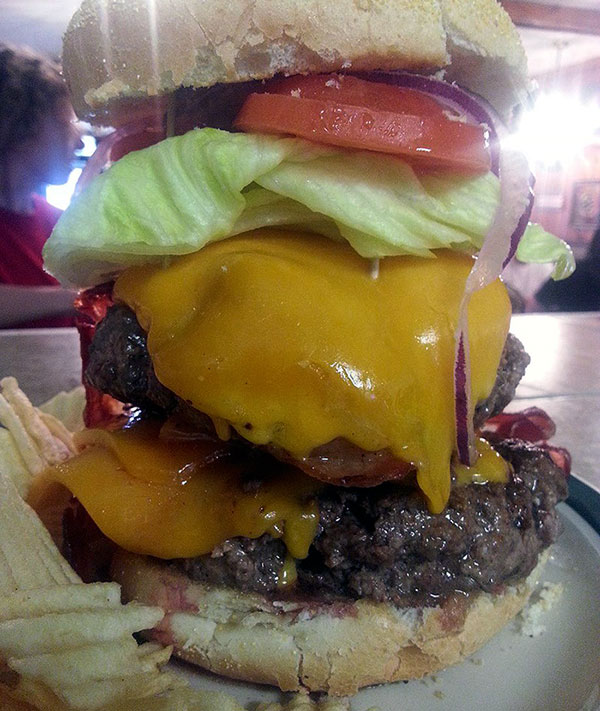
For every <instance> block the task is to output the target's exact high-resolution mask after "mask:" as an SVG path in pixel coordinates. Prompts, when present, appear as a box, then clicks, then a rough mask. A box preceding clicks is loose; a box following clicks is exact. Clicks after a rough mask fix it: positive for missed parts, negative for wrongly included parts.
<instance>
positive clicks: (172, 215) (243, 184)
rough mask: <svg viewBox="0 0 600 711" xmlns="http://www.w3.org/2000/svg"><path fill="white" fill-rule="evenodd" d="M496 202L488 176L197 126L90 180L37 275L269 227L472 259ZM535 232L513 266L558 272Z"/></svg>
mask: <svg viewBox="0 0 600 711" xmlns="http://www.w3.org/2000/svg"><path fill="white" fill-rule="evenodd" d="M498 199H499V183H498V179H497V178H496V177H495V176H494V175H493V174H492V173H487V174H485V175H479V176H474V177H472V176H471V177H465V176H457V175H448V176H446V175H443V176H442V175H419V174H417V173H416V172H415V171H414V170H413V169H412V168H411V167H410V166H409V165H408V164H407V163H405V162H404V161H402V160H400V159H398V158H396V157H392V156H386V155H382V154H377V153H372V152H367V151H348V150H342V149H337V148H331V147H325V146H318V145H316V144H313V143H311V142H308V141H304V140H302V139H296V138H279V137H274V136H258V135H253V134H243V133H237V134H234V133H228V132H226V131H219V130H217V129H210V128H205V129H196V130H194V131H190V132H189V133H186V134H185V135H183V136H177V137H173V138H169V139H167V140H165V141H162V142H161V143H158V144H157V145H155V146H151V147H150V148H146V149H144V150H141V151H137V152H134V153H130V154H129V155H127V156H125V157H124V158H122V159H121V160H119V161H118V162H117V163H115V164H114V165H113V166H111V167H110V168H109V169H108V170H107V171H106V172H105V173H103V174H102V175H100V176H99V177H98V178H97V179H96V180H95V181H93V182H92V183H91V184H90V186H89V187H88V188H87V189H86V190H85V191H84V192H82V193H81V194H80V195H79V196H77V197H76V198H75V199H74V200H73V202H72V203H71V205H70V207H69V208H68V209H67V210H66V211H65V213H64V214H63V215H62V217H61V218H60V220H59V221H58V223H57V225H56V227H55V229H54V232H53V234H52V236H51V237H50V239H49V240H48V242H47V243H46V247H45V249H44V258H45V266H46V268H47V269H48V271H50V273H52V274H54V276H56V277H57V278H58V279H59V280H60V281H61V282H63V283H64V284H68V285H72V286H90V285H92V284H97V283H100V282H103V281H106V280H107V279H110V278H111V277H112V276H113V275H114V274H115V273H117V272H119V271H121V270H122V269H123V268H125V267H127V266H130V265H133V264H141V263H144V262H148V261H152V260H158V259H164V258H166V257H169V256H174V255H180V254H186V253H189V252H194V251H197V250H199V249H201V248H202V247H204V246H205V245H206V244H208V243H210V242H213V241H216V240H220V239H224V238H226V237H230V236H233V235H235V234H239V233H241V232H246V231H249V230H252V229H256V228H259V227H268V226H287V227H290V228H292V229H304V230H308V231H312V232H317V233H320V234H323V235H325V236H327V237H330V238H331V239H336V240H347V241H348V242H349V243H350V244H351V245H352V247H353V248H354V249H355V250H356V251H357V252H358V253H359V254H361V255H362V256H364V257H368V258H378V257H386V256H391V255H401V254H412V255H418V256H423V257H429V256H432V254H433V253H432V251H431V250H435V249H439V248H442V247H446V248H453V249H460V250H467V251H476V250H477V249H478V248H479V247H480V246H481V244H482V242H483V238H484V236H485V234H486V232H487V230H488V228H489V226H490V224H491V222H492V219H493V216H494V212H495V210H496V207H497V204H498ZM532 229H533V228H530V230H528V232H530V231H531V230H532ZM542 232H543V231H542ZM532 235H533V236H528V235H526V236H525V237H524V247H523V248H522V249H521V248H520V255H519V258H521V257H523V255H524V258H525V259H527V260H529V259H530V257H531V255H533V258H532V259H531V260H532V261H556V262H557V264H558V265H560V266H559V267H557V268H558V269H559V270H560V271H561V272H565V271H567V270H568V264H569V259H568V257H567V256H565V252H564V250H563V249H562V248H561V246H560V244H559V243H560V240H556V238H554V237H552V236H551V235H548V234H547V233H544V237H543V238H542V237H541V236H540V233H539V230H533V232H532ZM562 244H564V243H562Z"/></svg>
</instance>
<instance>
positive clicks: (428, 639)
mask: <svg viewBox="0 0 600 711" xmlns="http://www.w3.org/2000/svg"><path fill="white" fill-rule="evenodd" d="M544 562H545V557H543V558H542V559H541V560H540V562H539V563H538V566H537V567H536V569H535V570H534V571H533V573H532V574H531V575H530V576H529V578H528V579H527V580H526V581H524V582H523V583H521V584H520V585H517V586H514V587H509V588H506V589H505V590H504V591H503V593H502V594H499V595H491V594H488V593H479V594H476V595H472V596H469V598H468V599H467V598H461V599H460V600H459V599H457V600H453V601H451V602H450V603H447V604H446V605H444V606H443V607H436V608H425V609H417V608H409V609H397V608H394V607H393V606H391V605H388V604H385V603H375V602H371V601H367V600H358V601H356V602H349V603H344V604H341V605H340V604H330V605H321V606H318V607H315V606H314V605H313V606H311V607H308V606H307V605H300V604H298V603H290V602H279V603H277V602H275V603H272V602H269V601H267V600H266V599H265V598H262V597H261V596H260V595H256V594H253V593H244V594H240V593H236V592H234V591H232V590H227V589H224V588H220V589H218V588H214V587H208V586H205V585H201V584H197V583H192V582H191V581H190V580H189V579H188V578H187V577H186V576H185V575H184V574H183V573H181V572H180V571H179V570H177V569H176V568H174V567H173V566H169V565H168V564H161V563H158V562H157V561H155V560H154V559H151V558H146V557H143V556H137V555H133V554H130V553H126V552H120V553H119V554H118V555H117V557H116V558H115V561H114V564H113V571H112V572H113V577H114V579H115V580H116V581H117V582H119V583H120V584H121V585H122V588H123V593H124V595H125V597H126V599H128V600H129V599H136V600H139V601H141V602H144V603H146V604H150V605H158V606H159V607H162V608H163V609H164V610H165V611H166V615H165V618H164V619H163V621H162V622H161V623H160V625H159V627H158V628H157V629H155V630H153V631H152V632H151V633H150V636H152V637H153V638H154V639H156V640H158V641H160V642H162V643H164V644H173V645H174V647H175V654H176V655H177V656H179V657H181V658H183V659H185V660H187V661H189V662H192V663H194V664H197V665H199V666H201V667H203V668H206V669H209V670H211V671H213V672H216V673H217V674H221V675H224V676H228V677H233V678H236V679H243V680H246V681H252V682H258V683H264V684H272V685H276V686H279V687H280V688H281V689H282V690H283V691H299V690H301V689H304V690H309V691H326V692H328V693H329V694H331V695H334V696H347V695H351V694H354V693H356V691H357V690H358V689H359V688H361V687H363V686H368V685H371V684H379V683H385V682H392V681H399V680H405V679H414V678H419V677H422V676H425V675H426V674H431V673H433V672H436V671H439V670H440V669H443V668H445V667H447V666H450V665H452V664H456V663H458V662H460V661H462V660H463V659H465V658H466V657H468V656H469V655H470V654H472V653H473V652H474V651H476V650H477V649H479V648H480V647H481V646H482V645H483V644H485V642H487V641H488V640H489V639H490V638H491V637H492V636H493V635H494V634H496V633H497V632H498V631H499V630H500V629H501V628H502V627H504V626H505V625H506V623H507V622H508V621H509V620H511V619H512V618H513V617H514V616H515V615H516V614H517V613H518V612H519V611H520V610H521V609H522V608H523V606H524V605H525V603H526V602H527V600H528V598H529V596H530V594H531V592H532V590H533V588H534V586H535V583H536V581H537V579H538V577H539V574H540V571H541V569H542V567H543V563H544Z"/></svg>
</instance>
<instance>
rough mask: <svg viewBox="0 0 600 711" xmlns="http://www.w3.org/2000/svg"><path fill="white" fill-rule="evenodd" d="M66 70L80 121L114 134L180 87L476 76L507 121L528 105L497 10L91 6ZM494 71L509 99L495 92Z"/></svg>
mask: <svg viewBox="0 0 600 711" xmlns="http://www.w3.org/2000/svg"><path fill="white" fill-rule="evenodd" d="M63 66H64V72H65V76H66V78H67V81H68V83H69V86H70V89H71V93H72V100H73V104H74V106H75V110H76V112H77V113H78V115H79V116H80V117H81V118H85V119H87V120H90V121H92V122H95V123H105V124H108V123H110V124H113V125H119V124H121V123H124V122H125V121H128V120H131V116H132V110H133V111H134V113H135V108H136V104H139V103H143V101H144V100H145V99H146V100H147V98H148V97H158V96H163V95H168V94H169V93H171V92H172V91H173V90H175V89H176V88H178V87H197V88H199V87H208V86H212V85H214V84H217V83H234V82H243V81H246V80H250V79H266V78H270V77H272V76H274V75H275V74H279V73H281V74H285V75H291V74H307V73H313V72H329V71H344V70H346V71H370V70H375V69H383V70H393V69H407V70H415V71H425V72H431V71H435V70H437V69H439V68H442V67H447V66H449V67H450V68H451V69H452V73H453V78H454V79H456V80H457V81H458V82H459V83H461V84H462V85H464V86H467V87H469V85H470V83H471V82H470V80H469V78H470V76H471V75H472V76H473V77H474V78H475V80H476V82H475V83H476V86H477V88H478V90H480V91H481V92H482V95H483V96H486V95H488V96H489V98H492V99H494V100H495V98H496V95H500V94H503V96H502V97H501V100H502V105H500V104H498V105H497V108H498V109H499V110H501V111H503V110H505V109H506V108H507V107H508V106H509V105H512V104H514V103H516V102H517V101H518V98H519V94H520V92H522V91H523V90H524V87H525V71H526V62H525V54H524V51H523V48H522V46H521V44H520V41H519V37H518V34H517V32H516V29H515V28H514V26H513V25H512V23H511V21H510V19H509V17H508V15H507V14H506V13H505V11H504V10H503V9H502V7H501V6H500V5H499V4H498V3H497V2H496V0H336V2H324V0H277V2H274V1H273V0H252V2H249V1H248V0H211V1H210V2H207V1H206V0H162V1H161V2H160V3H154V2H152V3H151V2H149V0H128V1H127V2H124V1H123V0H83V3H82V5H81V7H80V9H79V10H78V11H77V12H76V13H75V15H74V16H73V18H72V20H71V22H70V24H69V27H68V29H67V31H66V34H65V37H64V47H63ZM488 73H491V74H493V75H494V78H495V80H496V81H497V80H498V79H500V82H501V86H503V87H506V90H505V91H504V92H498V87H494V86H488V85H487V83H486V81H485V77H486V75H487V74H488ZM123 99H126V100H127V103H126V107H125V108H123V105H122V103H121V101H122V100H123ZM132 106H133V109H132Z"/></svg>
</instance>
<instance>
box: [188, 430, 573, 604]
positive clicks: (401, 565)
mask: <svg viewBox="0 0 600 711" xmlns="http://www.w3.org/2000/svg"><path fill="white" fill-rule="evenodd" d="M496 448H497V449H498V450H499V452H500V453H501V454H502V456H503V457H504V458H505V459H507V460H508V461H509V462H510V463H511V464H512V467H513V470H514V473H513V475H512V477H511V480H510V482H509V483H508V484H506V485H504V484H471V485H468V486H455V487H454V488H453V491H452V494H451V496H450V501H449V503H448V506H447V508H446V509H445V511H444V512H443V513H442V514H439V515H432V514H431V513H429V511H428V510H427V508H426V506H425V505H424V503H423V499H422V497H421V496H420V495H419V493H418V492H416V491H414V490H409V489H406V488H402V487H401V486H399V485H397V484H383V485H380V486H378V487H374V488H371V489H357V488H342V487H333V486H327V487H325V488H324V489H323V490H322V491H321V493H320V494H319V496H318V501H319V509H320V525H319V531H318V534H317V537H316V539H315V540H314V542H313V545H312V546H311V549H310V554H309V556H308V558H306V559H305V560H301V561H297V575H298V579H297V584H296V586H295V589H294V595H302V596H307V597H315V596H318V597H319V599H320V600H328V599H329V600H333V599H340V598H345V599H358V598H370V599H372V600H376V601H378V602H383V601H389V602H392V603H393V604H394V605H397V606H400V607H406V606H413V605H426V604H438V603H440V602H442V601H443V600H445V599H447V598H449V597H451V596H452V595H453V594H454V593H456V592H457V591H459V592H465V593H468V592H472V591H486V592H498V591H499V590H501V589H502V586H503V585H507V584H511V583H516V582H518V581H519V580H521V579H523V578H524V577H526V576H527V575H528V574H529V573H530V572H531V571H532V570H533V568H534V567H535V565H536V563H537V560H538V555H539V553H540V552H541V551H542V550H543V549H544V548H546V547H547V546H549V545H550V544H551V543H552V542H553V541H554V540H556V538H557V536H558V534H559V532H560V519H559V517H558V514H557V512H556V510H555V506H556V504H557V503H558V502H559V501H562V500H563V499H564V498H565V497H566V495H567V485H566V479H565V475H564V474H563V472H562V471H561V470H560V469H559V468H558V467H557V466H556V465H555V464H554V463H553V462H552V460H551V459H550V457H549V456H548V454H547V453H546V452H545V451H544V450H542V449H540V448H537V447H533V446H531V445H527V444H525V443H523V442H521V441H517V440H512V441H507V442H504V443H502V444H501V445H498V446H496ZM284 562H285V546H284V544H283V543H282V542H281V541H280V540H276V539H273V538H271V537H270V536H268V535H264V536H262V537H261V538H258V539H248V538H236V539H232V540H229V541H226V542H225V543H223V544H222V545H221V546H219V547H218V548H217V549H215V550H214V551H213V553H212V554H211V555H206V556H201V557H198V558H189V559H182V560H178V561H176V562H175V564H176V565H177V566H179V567H180V568H182V569H183V570H184V571H185V572H186V573H187V574H188V575H189V576H190V577H191V578H192V579H194V580H196V581H198V582H204V583H212V584H217V585H225V586H231V587H235V588H236V589H241V590H243V591H255V592H259V593H262V594H265V595H267V596H281V593H282V591H281V590H279V589H278V587H277V580H278V575H279V572H280V571H281V568H282V566H283V564H284Z"/></svg>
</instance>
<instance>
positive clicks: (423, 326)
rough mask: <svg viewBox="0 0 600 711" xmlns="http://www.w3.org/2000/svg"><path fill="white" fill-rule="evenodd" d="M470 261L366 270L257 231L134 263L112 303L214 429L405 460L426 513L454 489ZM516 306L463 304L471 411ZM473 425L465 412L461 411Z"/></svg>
mask: <svg viewBox="0 0 600 711" xmlns="http://www.w3.org/2000/svg"><path fill="white" fill-rule="evenodd" d="M471 266H472V258H471V257H469V256H466V255H461V254H458V253H454V252H449V251H439V252H438V253H437V256H436V257H435V258H432V259H424V258H419V257H389V258H386V259H384V260H382V262H381V267H380V271H379V274H378V276H377V278H373V276H372V274H371V269H370V262H369V261H368V260H365V259H363V258H361V257H360V256H358V255H357V254H356V253H355V252H354V251H353V250H352V249H351V248H350V247H348V246H347V245H345V244H339V243H336V242H332V241H331V240H327V239H324V238H322V237H319V236H316V235H309V234H304V233H290V232H285V231H282V230H257V231H255V232H252V233H246V234H245V235H242V236H240V237H234V238H230V239H227V240H223V241H221V242H217V243H214V244H211V245H209V246H208V247H205V248H204V249H202V250H201V251H199V252H196V253H194V254H190V255H186V256H183V257H180V258H176V259H173V260H171V261H170V262H169V263H167V264H157V265H148V266H143V267H132V268H130V269H128V270H127V271H125V272H124V273H123V274H122V275H121V276H120V277H119V279H118V280H117V282H116V285H115V297H116V298H117V299H118V300H120V301H123V302H125V303H127V304H128V305H129V306H130V307H131V308H133V309H134V311H135V312H136V314H137V316H138V319H139V321H140V323H141V325H142V327H143V328H144V329H145V330H146V331H147V332H148V349H149V352H150V355H151V357H152V362H153V364H154V368H155V371H156V375H157V377H158V379H159V380H160V381H161V382H162V383H163V384H164V385H165V386H166V387H168V388H169V389H170V390H172V391H173V392H175V393H177V394H178V395H179V396H180V397H181V398H183V399H184V400H186V401H187V402H189V403H191V404H192V405H193V406H194V407H195V408H196V409H198V410H200V411H201V412H204V413H206V414H208V415H209V416H210V417H211V418H212V419H213V421H216V422H220V423H223V422H225V423H229V425H230V426H231V427H233V428H234V429H235V430H236V431H237V433H238V434H239V435H241V436H242V437H244V438H245V439H247V440H248V441H249V442H251V443H253V444H257V445H265V444H272V445H274V446H276V447H280V448H282V449H284V450H286V451H287V452H289V453H290V454H291V455H292V456H294V457H296V458H302V457H306V456H307V455H308V454H309V453H310V452H311V451H312V450H313V449H314V448H316V447H318V446H319V445H322V444H325V443H327V442H330V441H331V440H333V439H336V438H343V439H346V440H348V441H349V442H352V443H353V444H355V445H357V446H359V447H361V448H362V449H365V450H368V451H377V450H381V449H386V448H387V449H390V450H391V451H392V453H393V454H394V455H396V457H398V458H399V459H402V460H404V461H406V462H409V463H411V464H412V465H413V466H414V467H415V468H416V469H417V472H418V475H417V476H418V482H419V485H420V487H421V489H422V490H423V492H424V493H425V495H426V497H427V499H428V502H429V506H430V509H431V510H432V511H433V512H440V511H442V510H443V508H444V506H445V504H446V502H447V500H448V495H449V491H450V459H451V455H452V451H453V449H454V442H455V436H456V433H455V421H454V399H453V397H454V395H453V366H454V332H455V329H456V324H457V316H458V311H459V305H460V300H461V297H462V294H463V290H464V285H465V281H466V278H467V274H468V273H469V271H470V268H471ZM509 320H510V303H509V299H508V296H507V293H506V289H505V287H504V285H503V284H502V283H501V282H500V281H496V282H494V283H493V284H491V285H490V286H488V287H486V288H484V289H481V290H480V291H478V292H477V293H475V294H474V295H473V297H472V299H471V303H470V307H469V334H470V349H471V364H472V369H471V376H472V382H471V387H472V394H473V397H472V402H473V403H476V402H477V401H478V400H480V399H483V398H485V397H486V396H487V395H488V394H489V393H490V391H491V389H492V387H493V384H494V381H495V378H496V371H497V368H498V364H499V361H500V356H501V353H502V349H503V345H504V342H505V339H506V335H507V333H508V326H509ZM470 414H471V416H472V414H473V413H470Z"/></svg>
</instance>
